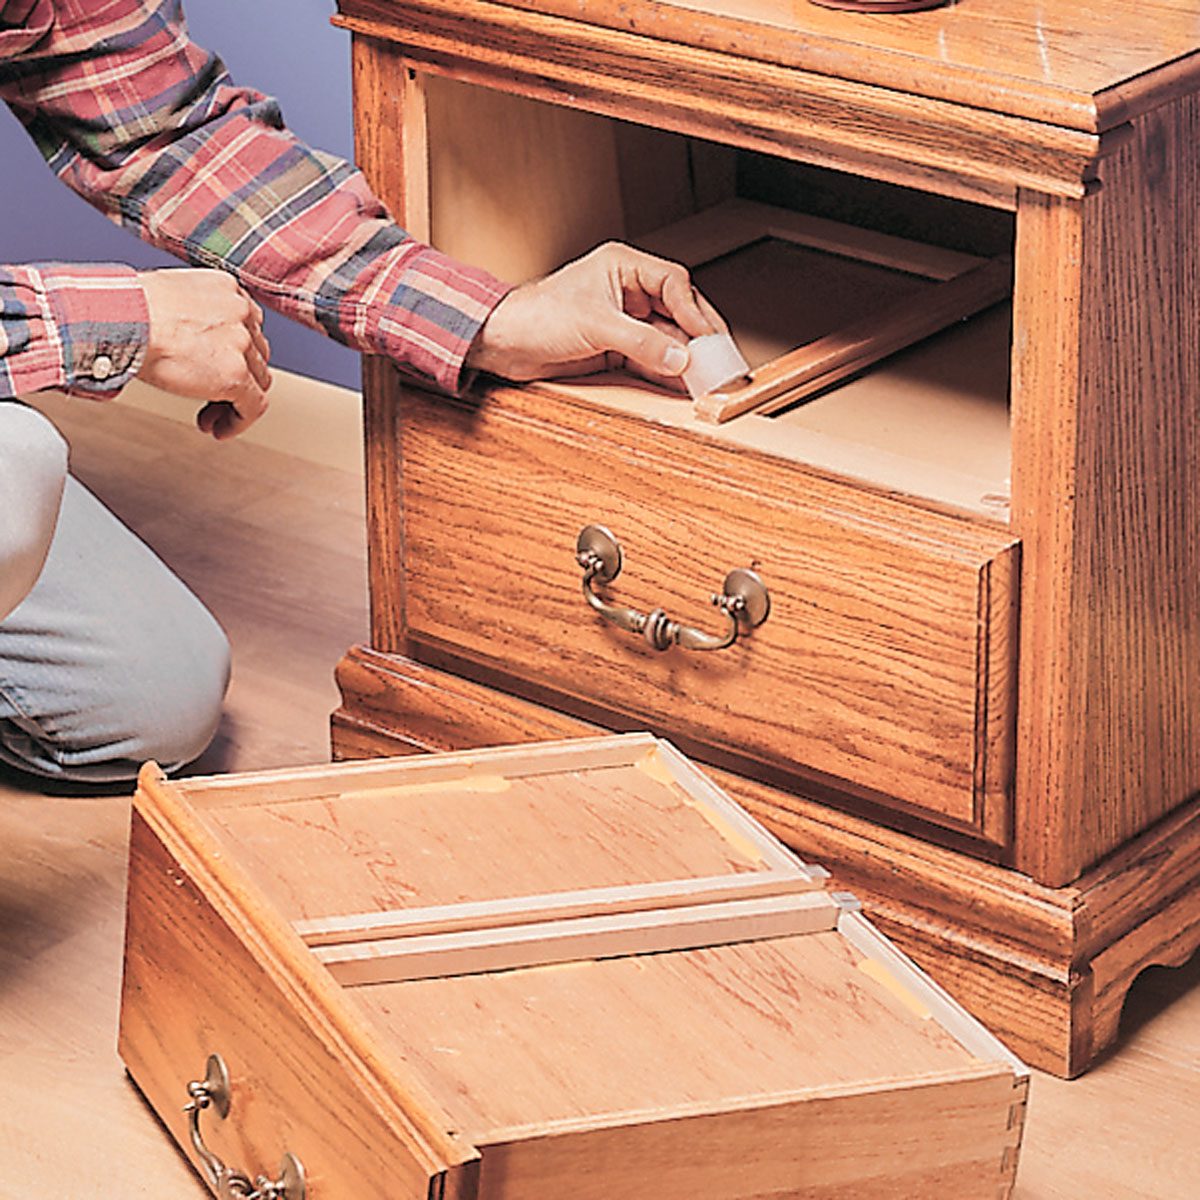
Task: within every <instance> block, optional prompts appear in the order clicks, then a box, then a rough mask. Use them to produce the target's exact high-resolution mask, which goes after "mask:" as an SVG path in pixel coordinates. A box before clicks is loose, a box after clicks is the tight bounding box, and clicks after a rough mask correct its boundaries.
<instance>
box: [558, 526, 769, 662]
mask: <svg viewBox="0 0 1200 1200" xmlns="http://www.w3.org/2000/svg"><path fill="white" fill-rule="evenodd" d="M575 557H576V559H577V560H578V562H579V565H580V566H581V567H582V568H583V596H584V599H585V600H587V602H588V603H589V604H590V605H591V606H592V607H593V608H594V609H595V610H596V611H597V612H598V613H599V614H600V615H601V616H602V617H603V618H604V619H605V620H606V621H610V622H611V623H612V624H614V625H615V626H617V628H618V629H624V630H626V631H628V632H629V633H640V634H642V635H643V636H644V637H645V639H646V641H647V642H649V643H650V645H651V646H653V647H654V649H655V650H668V649H670V647H672V646H682V647H683V649H685V650H724V649H725V647H726V646H732V645H733V643H734V642H736V641H737V639H738V634H739V633H741V632H742V631H743V630H750V629H753V628H755V627H756V626H758V625H761V624H762V623H763V622H764V621H765V620H766V619H767V614H768V613H770V611H771V597H770V594H769V593H768V592H767V587H766V584H764V583H763V581H762V580H761V579H760V578H759V577H758V575H757V574H756V573H755V572H754V571H751V570H749V569H748V568H745V567H739V568H737V570H734V571H730V572H729V574H728V575H726V576H725V585H724V588H723V590H722V591H721V593H720V594H719V595H714V596H713V598H712V602H713V604H715V605H716V606H717V608H719V609H720V610H721V612H723V613H724V614H725V619H726V620H727V622H728V625H727V627H726V629H725V632H724V633H723V634H715V633H705V632H704V631H703V630H701V629H692V628H691V627H690V626H688V625H681V624H680V623H679V622H678V621H672V620H671V619H670V617H668V616H667V614H666V613H665V612H663V610H662V609H661V608H656V609H654V610H653V611H652V612H648V613H640V612H638V611H637V610H636V609H632V608H625V607H624V606H623V605H619V604H610V603H609V602H608V601H607V600H604V599H603V598H602V597H600V596H598V595H597V594H596V591H595V586H594V585H595V584H603V583H611V582H612V581H613V580H614V579H616V577H617V576H618V575H619V574H620V573H621V562H622V555H621V544H620V542H618V541H617V539H616V538H615V537H613V535H612V534H611V533H610V532H609V531H608V530H607V529H605V528H604V526H603V525H589V526H587V528H586V529H584V530H583V531H582V532H581V533H580V535H579V540H578V541H577V542H576V544H575Z"/></svg>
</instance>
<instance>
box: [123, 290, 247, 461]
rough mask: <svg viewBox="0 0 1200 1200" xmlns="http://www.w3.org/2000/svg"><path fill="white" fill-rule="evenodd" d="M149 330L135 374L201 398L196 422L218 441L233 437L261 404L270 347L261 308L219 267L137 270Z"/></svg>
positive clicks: (173, 389)
mask: <svg viewBox="0 0 1200 1200" xmlns="http://www.w3.org/2000/svg"><path fill="white" fill-rule="evenodd" d="M139 279H140V280H141V284H142V290H143V291H144V292H145V295H146V305H147V307H148V308H149V311H150V336H149V341H148V342H147V345H146V357H145V360H144V362H143V363H142V368H141V370H140V371H139V372H138V378H140V379H143V380H145V381H146V382H147V383H149V384H153V385H154V386H155V387H158V388H162V390H163V391H165V392H171V393H173V394H174V395H176V396H186V397H188V398H189V399H192V400H203V401H205V404H204V407H203V408H201V409H200V411H199V413H197V415H196V424H197V425H198V426H199V427H200V429H201V430H202V431H203V432H204V433H210V434H212V436H213V437H215V438H217V439H218V440H223V439H225V438H232V437H237V435H238V434H239V433H242V432H243V431H244V430H246V429H248V428H249V427H250V426H251V425H253V424H254V422H255V421H257V420H258V418H259V417H261V416H262V415H263V413H264V412H266V410H267V389H268V388H269V387H270V386H271V372H270V371H269V370H268V369H267V362H268V360H269V359H270V356H271V350H270V347H269V346H268V345H267V339H266V338H265V337H264V336H263V331H262V309H261V308H259V307H258V305H257V304H255V302H254V301H253V300H252V299H251V298H250V297H249V296H248V295H246V293H245V292H244V291H243V290H242V288H241V285H240V284H239V283H238V282H237V280H236V279H234V278H233V276H232V275H226V274H225V273H224V272H223V271H208V270H203V269H199V268H183V269H177V270H165V271H143V272H140V273H139Z"/></svg>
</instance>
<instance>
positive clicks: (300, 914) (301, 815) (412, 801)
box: [201, 755, 804, 921]
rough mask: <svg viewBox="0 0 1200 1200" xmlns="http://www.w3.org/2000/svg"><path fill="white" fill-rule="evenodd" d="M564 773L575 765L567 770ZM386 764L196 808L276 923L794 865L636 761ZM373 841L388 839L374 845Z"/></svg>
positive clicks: (777, 871) (770, 874)
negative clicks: (334, 782) (332, 785)
mask: <svg viewBox="0 0 1200 1200" xmlns="http://www.w3.org/2000/svg"><path fill="white" fill-rule="evenodd" d="M583 758H584V756H582V755H577V756H576V761H577V762H579V761H582V760H583ZM407 765H410V766H411V767H414V768H419V767H420V766H421V765H423V764H420V763H411V764H407ZM577 772H586V774H585V775H584V777H583V778H577ZM389 774H400V776H401V777H400V779H399V780H395V779H393V780H390V781H388V782H386V783H385V782H383V781H380V782H377V783H375V784H374V785H373V786H372V785H371V784H367V783H365V781H363V782H360V783H359V784H357V785H356V784H354V783H352V782H351V781H350V780H349V779H348V780H347V781H346V784H347V786H346V787H345V788H344V789H343V790H339V791H330V792H327V793H325V794H321V792H320V791H318V790H317V789H320V788H325V787H328V786H329V785H328V783H326V782H324V781H322V780H321V778H320V776H318V777H316V778H315V779H313V780H311V782H310V787H311V788H312V789H313V791H312V794H311V798H305V797H303V796H292V797H287V796H284V797H281V798H280V800H279V801H278V802H275V803H273V802H271V801H270V800H255V799H253V798H250V799H247V798H243V797H242V796H241V795H239V794H238V793H237V792H235V793H233V796H232V799H231V802H225V801H224V798H223V802H222V804H221V806H220V807H217V808H208V809H207V811H206V812H205V817H204V820H205V824H206V826H208V827H209V828H210V829H211V831H212V835H213V836H214V837H215V838H216V839H217V842H218V844H219V845H221V846H222V847H223V848H224V850H225V852H227V853H230V854H237V856H238V859H239V861H240V862H241V863H243V865H244V866H245V867H246V869H248V870H249V871H250V872H251V873H252V874H253V875H254V877H255V879H256V880H257V881H258V884H259V886H260V887H261V888H262V889H263V891H264V893H265V894H266V895H268V896H269V897H270V898H271V900H272V902H273V904H274V905H275V907H276V909H277V910H278V911H279V912H280V913H282V914H283V915H284V916H285V917H286V919H287V920H289V921H312V920H316V919H318V918H322V917H332V916H338V915H342V914H354V913H366V912H372V911H378V912H388V911H391V910H393V909H408V910H417V911H421V912H424V913H426V916H427V917H428V916H429V915H430V914H429V909H430V908H435V909H436V908H437V907H439V906H456V905H462V904H466V903H477V904H478V903H486V902H489V901H507V900H513V901H515V900H516V899H518V898H519V897H523V896H524V897H533V896H550V895H555V894H560V893H573V894H577V893H578V892H580V891H581V890H584V889H598V890H601V891H605V890H615V889H622V888H636V887H643V886H649V885H665V884H668V883H671V882H672V881H674V882H678V883H683V882H684V881H687V880H690V879H704V880H708V881H718V880H720V879H723V878H725V879H728V880H730V881H731V882H732V881H733V880H735V879H744V878H746V877H749V876H755V877H758V878H761V879H762V881H763V882H764V883H767V882H773V881H775V880H777V879H779V878H781V877H783V878H786V879H791V878H793V877H795V876H803V875H804V869H803V868H802V867H801V866H800V865H799V864H798V863H795V862H794V860H793V862H792V863H790V864H789V863H785V862H781V861H778V860H779V859H783V858H784V857H785V856H786V857H791V856H790V855H787V852H786V851H784V850H783V849H782V847H779V846H778V843H775V842H774V839H773V838H771V837H770V836H769V835H767V834H765V833H762V832H761V831H756V834H754V835H750V834H747V833H746V832H745V831H744V829H743V823H744V824H750V823H749V822H746V821H745V817H744V815H743V814H741V813H740V812H737V813H736V816H735V818H734V819H730V818H726V817H724V816H723V814H721V813H719V812H714V811H712V810H709V809H707V808H706V807H705V806H703V804H702V803H698V802H697V801H696V800H695V799H693V798H692V797H691V796H690V795H688V794H687V793H686V792H684V791H683V790H682V789H676V788H674V787H665V786H663V785H662V784H661V783H655V784H654V786H650V784H651V780H650V778H649V777H648V776H647V774H646V772H645V771H644V770H642V769H640V768H639V767H637V766H636V765H633V766H631V765H628V764H620V765H608V766H603V767H587V768H584V767H572V768H568V769H563V770H558V771H547V772H545V773H544V774H541V775H533V776H530V777H527V778H520V777H517V778H512V777H509V778H505V777H502V776H497V775H491V774H489V773H488V772H487V770H486V768H485V769H484V770H482V771H478V772H476V775H477V779H476V780H475V781H472V780H469V779H464V780H461V781H460V780H457V779H453V778H451V779H446V778H442V779H440V780H439V779H437V778H435V779H434V780H432V781H431V782H427V783H416V782H414V783H407V782H406V781H405V780H404V778H403V773H402V772H398V773H391V772H389ZM408 774H409V776H410V777H411V776H413V775H416V776H417V777H418V778H419V776H420V773H419V771H410V772H408ZM267 787H268V788H269V787H270V785H269V784H268V785H267ZM201 799H203V798H202V797H201ZM726 803H727V804H728V802H726ZM729 807H731V808H732V807H733V806H732V805H729ZM450 816H452V817H453V819H452V820H451V819H448V818H449V817H450ZM347 822H351V823H352V827H353V829H354V830H355V831H356V832H355V833H354V834H351V833H348V832H347V831H346V828H345V826H346V823H347ZM635 825H640V826H641V827H643V828H649V829H651V830H653V831H654V832H656V833H657V835H658V836H657V839H656V840H657V842H658V843H660V844H659V845H658V846H657V852H656V853H651V852H650V849H651V847H652V846H653V845H654V842H651V843H650V844H649V845H648V844H647V840H646V839H645V838H642V839H637V838H633V839H629V838H624V837H622V836H621V833H622V831H623V830H625V829H627V828H630V827H632V826H635ZM462 831H469V832H470V836H469V837H465V838H464V837H462V836H461V834H462ZM568 835H570V840H566V841H564V845H565V847H566V848H565V849H563V850H561V851H560V852H558V853H554V854H551V853H547V851H546V849H545V847H546V844H547V840H550V841H558V840H563V839H567V838H568ZM771 843H773V844H771ZM384 845H386V846H390V847H392V849H390V850H388V851H387V853H382V852H380V851H379V847H380V846H384ZM500 846H503V847H505V848H506V854H507V856H508V857H511V858H515V859H516V860H517V861H520V862H523V863H525V864H526V869H525V871H524V874H523V876H522V878H521V879H520V880H517V879H514V878H513V874H512V870H511V867H510V866H509V865H507V862H506V861H505V857H498V856H497V853H496V850H497V847H500ZM767 855H770V857H769V858H768V857H766V856H767ZM602 898H603V897H600V898H599V899H602ZM447 915H450V914H449V913H448V914H447Z"/></svg>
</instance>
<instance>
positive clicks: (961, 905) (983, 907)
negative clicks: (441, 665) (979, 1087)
mask: <svg viewBox="0 0 1200 1200" xmlns="http://www.w3.org/2000/svg"><path fill="white" fill-rule="evenodd" d="M338 674H339V679H340V681H341V686H342V691H343V697H344V702H343V707H342V708H341V709H340V710H339V711H338V713H336V714H335V716H334V750H335V753H337V754H339V755H344V756H347V757H365V756H371V755H379V754H392V753H398V752H403V751H412V750H444V749H447V748H450V747H462V746H473V745H489V744H494V743H501V742H515V741H521V740H529V741H534V740H537V739H541V738H547V737H556V738H560V737H570V736H584V735H588V734H591V733H593V732H594V730H595V726H594V725H591V724H589V723H587V722H585V721H581V720H579V719H578V718H576V717H571V716H568V715H566V714H564V713H561V712H555V711H554V710H552V709H549V708H546V707H544V706H542V705H538V704H533V703H530V702H529V701H526V700H521V699H518V698H517V697H515V696H511V695H505V694H504V693H502V692H499V691H496V690H494V689H492V688H487V687H483V686H481V685H479V684H474V683H470V682H468V681H467V680H464V679H460V678H457V677H455V676H452V675H448V674H446V673H444V672H440V671H437V670H434V669H432V668H430V667H426V666H422V665H420V664H418V663H414V662H411V661H407V660H403V659H397V658H394V657H391V656H387V655H381V654H378V653H377V652H375V651H372V650H369V649H366V648H359V649H358V650H356V651H354V652H353V653H352V654H351V655H349V656H348V657H347V658H345V659H344V660H343V661H342V664H341V665H340V667H339V671H338ZM706 769H707V770H708V772H709V773H710V774H711V775H712V776H713V778H714V779H716V780H717V781H718V783H720V784H721V786H723V787H724V788H725V789H726V790H727V791H728V792H729V793H730V795H732V796H734V797H735V798H736V799H737V800H739V801H740V802H741V803H742V804H744V805H745V806H746V807H747V808H748V809H749V810H750V811H751V812H752V813H753V814H754V815H755V816H757V817H758V818H759V819H760V820H761V821H763V823H764V824H766V825H767V827H768V828H770V829H772V830H773V831H774V832H775V833H776V834H778V835H779V836H780V837H782V838H783V839H784V840H785V841H786V842H787V843H788V844H789V845H791V846H793V847H794V848H795V849H796V850H797V852H798V853H800V854H802V855H803V856H804V857H805V858H806V859H809V860H811V861H813V862H817V863H821V864H822V865H824V866H827V867H829V868H830V869H831V870H832V871H833V873H834V884H835V886H839V887H845V888H848V889H850V890H851V891H853V892H854V893H855V894H856V895H858V896H860V897H861V898H863V899H864V900H865V902H866V904H867V911H868V914H869V915H870V917H871V919H872V920H873V921H875V922H876V923H877V924H878V925H879V927H880V928H881V929H883V930H884V932H886V933H887V934H888V936H889V937H891V938H892V939H893V940H894V941H895V942H896V943H897V944H898V945H899V946H900V947H901V948H902V949H903V950H904V951H905V952H906V953H908V954H909V955H911V956H912V957H913V958H914V959H915V960H916V961H917V962H918V963H919V964H921V965H922V966H923V967H924V968H925V969H926V970H927V971H929V973H930V974H931V975H932V976H933V977H934V978H935V979H936V980H937V981H938V982H939V983H941V984H942V985H943V986H944V987H945V988H947V990H948V991H949V992H950V993H951V994H952V995H953V996H954V997H955V998H956V999H957V1000H959V1001H960V1002H961V1003H963V1004H964V1005H965V1006H966V1007H967V1008H968V1009H969V1010H970V1011H972V1012H974V1013H975V1014H976V1015H977V1016H979V1017H980V1018H981V1019H983V1020H985V1021H986V1022H987V1023H988V1025H989V1027H990V1028H991V1029H992V1030H993V1031H994V1032H996V1033H997V1034H998V1035H999V1036H1000V1037H1001V1038H1002V1039H1003V1040H1004V1041H1005V1042H1006V1043H1007V1044H1008V1045H1010V1046H1011V1047H1012V1048H1013V1049H1014V1050H1015V1051H1016V1052H1017V1053H1019V1054H1020V1055H1021V1056H1022V1057H1023V1058H1024V1059H1026V1060H1027V1061H1029V1062H1032V1063H1034V1064H1035V1065H1037V1066H1040V1067H1041V1068H1043V1069H1044V1070H1048V1071H1052V1072H1054V1073H1056V1074H1059V1075H1064V1076H1072V1075H1076V1074H1079V1073H1080V1072H1082V1071H1084V1070H1086V1069H1087V1068H1088V1066H1089V1064H1090V1063H1092V1062H1093V1061H1094V1060H1095V1059H1096V1058H1097V1057H1099V1056H1100V1055H1101V1054H1102V1053H1103V1052H1104V1051H1105V1050H1107V1049H1108V1048H1109V1047H1111V1046H1112V1044H1113V1040H1114V1039H1115V1037H1116V1035H1117V1018H1118V1016H1119V1013H1120V1009H1121V1005H1122V1003H1123V1001H1124V998H1125V996H1126V994H1127V993H1128V991H1129V988H1130V986H1131V984H1132V983H1133V981H1134V979H1135V978H1136V977H1137V975H1138V973H1139V972H1141V971H1142V970H1144V969H1145V968H1146V967H1147V966H1149V965H1151V964H1154V963H1162V964H1172V963H1178V962H1180V961H1182V959H1183V958H1184V957H1186V955H1187V954H1189V953H1192V952H1194V951H1195V949H1196V947H1197V945H1198V944H1200V803H1196V804H1192V805H1189V806H1187V807H1186V808H1184V809H1182V810H1180V811H1179V812H1178V813H1176V814H1174V815H1173V816H1172V817H1171V818H1169V819H1168V820H1166V821H1164V822H1162V823H1160V825H1159V826H1158V827H1156V828H1155V829H1153V830H1151V831H1150V832H1149V833H1147V834H1145V835H1143V836H1142V837H1141V838H1139V839H1137V840H1136V841H1134V842H1132V843H1131V844H1130V845H1128V846H1126V847H1124V848H1123V849H1122V850H1121V851H1120V852H1119V853H1118V854H1116V855H1113V856H1112V857H1111V858H1110V859H1109V860H1107V861H1106V862H1105V863H1103V864H1101V865H1100V866H1098V867H1096V868H1094V869H1093V870H1092V871H1090V872H1088V873H1087V874H1086V875H1085V876H1084V877H1083V878H1082V879H1080V880H1079V881H1078V882H1077V883H1076V884H1073V885H1069V886H1066V887H1062V888H1048V887H1044V886H1042V885H1040V884H1038V883H1036V882H1034V881H1033V880H1031V879H1029V878H1028V877H1027V876H1024V875H1022V874H1020V873H1018V872H1015V871H1012V870H1010V869H1006V868H1004V867H1001V866H996V865H993V864H989V863H982V862H978V861H976V860H975V859H974V858H972V857H970V856H968V855H965V854H962V853H958V852H955V851H953V850H948V849H943V848H940V847H936V846H932V845H930V844H928V843H927V842H925V841H923V840H921V839H920V838H916V837H913V836H910V835H905V834H903V833H897V832H890V831H888V830H886V829H884V828H881V827H880V826H878V825H876V824H873V823H872V822H870V821H868V820H866V819H864V818H862V817H857V816H853V815H851V814H849V813H840V812H838V811H837V810H836V809H833V808H830V807H829V806H828V805H827V804H824V803H821V802H819V801H817V800H814V799H808V798H806V797H805V796H804V794H803V792H796V791H793V792H785V791H782V790H780V789H778V788H773V787H770V786H767V785H765V784H761V783H756V782H754V781H752V780H749V779H747V778H746V777H745V776H743V775H739V774H735V773H733V772H730V771H728V770H725V769H721V768H718V767H715V766H709V767H707V768H706Z"/></svg>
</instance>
